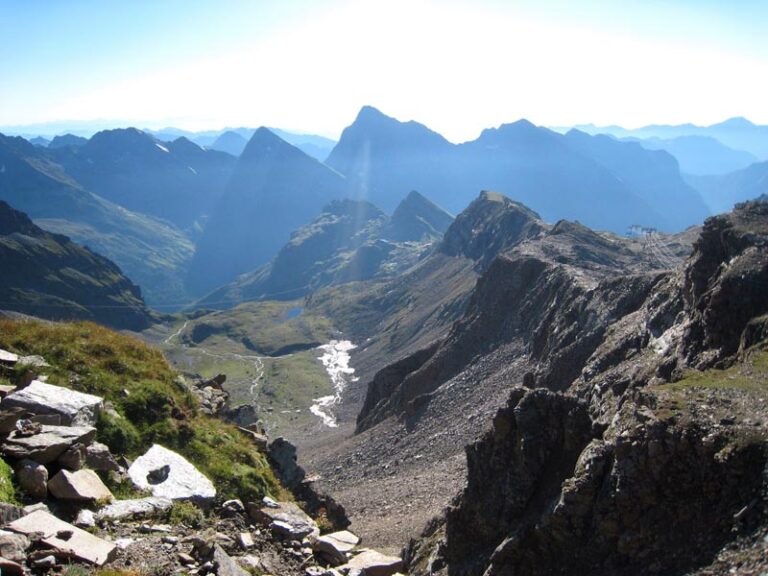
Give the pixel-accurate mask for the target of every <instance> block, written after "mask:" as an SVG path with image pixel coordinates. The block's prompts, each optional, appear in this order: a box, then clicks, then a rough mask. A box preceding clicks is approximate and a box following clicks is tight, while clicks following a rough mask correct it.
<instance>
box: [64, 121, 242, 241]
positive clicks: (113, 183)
mask: <svg viewBox="0 0 768 576" xmlns="http://www.w3.org/2000/svg"><path fill="white" fill-rule="evenodd" d="M51 153H52V154H53V158H54V159H55V160H56V161H57V162H58V163H59V164H61V165H62V166H63V167H64V169H65V170H66V171H67V173H68V174H70V175H71V176H72V177H73V178H74V179H75V180H77V181H78V182H79V183H80V184H82V185H83V187H85V188H86V189H88V190H91V191H92V192H94V193H96V194H98V195H99V196H101V197H103V198H105V199H107V200H110V201H112V202H115V203H116V204H119V205H121V206H123V207H125V208H127V209H129V210H133V211H136V212H141V213H143V214H148V215H151V216H157V217H159V218H163V219H166V220H168V221H170V222H173V223H174V224H175V225H177V226H179V227H180V228H182V229H192V228H193V227H194V226H195V225H197V226H200V225H201V224H202V222H204V220H205V218H206V216H207V215H208V214H209V213H210V210H211V209H212V207H213V206H214V205H215V204H216V202H217V201H218V200H219V198H220V197H221V194H222V192H223V189H224V187H225V185H226V182H227V180H228V178H229V176H230V174H231V171H232V169H233V167H234V164H235V159H234V158H233V157H232V156H230V155H229V154H225V153H223V152H219V151H216V150H203V149H202V148H200V147H199V146H197V145H196V144H193V143H192V142H190V141H189V140H187V139H186V138H178V139H176V140H174V141H173V142H166V143H161V142H159V141H158V140H155V139H154V138H153V137H152V136H150V135H149V134H146V133H144V132H141V131H140V130H137V129H135V128H126V129H118V130H105V131H103V132H99V133H97V134H95V135H94V136H93V137H92V138H91V139H90V140H89V141H88V142H87V143H86V144H85V145H83V146H79V147H76V148H72V147H66V148H58V149H54V150H52V151H51Z"/></svg>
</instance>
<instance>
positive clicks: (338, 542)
mask: <svg viewBox="0 0 768 576" xmlns="http://www.w3.org/2000/svg"><path fill="white" fill-rule="evenodd" d="M359 543H360V538H358V537H357V536H355V535H354V534H352V532H349V531H347V530H342V531H340V532H334V533H333V534H326V535H324V536H320V537H319V538H318V539H317V540H315V542H314V544H313V545H312V549H313V550H314V552H315V553H316V554H319V555H321V556H323V557H324V558H325V559H327V560H328V562H330V563H331V564H333V565H334V566H338V565H340V564H344V563H346V562H347V552H351V551H352V550H354V548H355V546H357V545H358V544H359Z"/></svg>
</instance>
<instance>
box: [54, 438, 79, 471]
mask: <svg viewBox="0 0 768 576" xmlns="http://www.w3.org/2000/svg"><path fill="white" fill-rule="evenodd" d="M56 462H58V463H59V464H61V466H63V467H64V468H67V469H69V470H80V469H81V468H82V467H83V466H84V465H85V445H83V444H74V445H72V446H70V447H69V448H67V450H66V451H65V452H64V453H63V454H62V455H61V456H59V458H58V459H57V460H56Z"/></svg>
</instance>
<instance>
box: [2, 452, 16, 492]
mask: <svg viewBox="0 0 768 576" xmlns="http://www.w3.org/2000/svg"><path fill="white" fill-rule="evenodd" d="M0 502H11V503H15V502H16V489H15V487H14V484H13V469H12V468H11V467H10V466H9V465H8V463H7V462H6V461H5V460H3V459H2V458H0Z"/></svg>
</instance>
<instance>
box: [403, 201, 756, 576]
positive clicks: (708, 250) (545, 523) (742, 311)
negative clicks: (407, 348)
mask: <svg viewBox="0 0 768 576" xmlns="http://www.w3.org/2000/svg"><path fill="white" fill-rule="evenodd" d="M767 241H768V210H766V209H765V206H764V205H758V204H746V205H742V206H739V207H738V208H737V210H736V211H735V212H734V213H733V214H730V215H724V216H718V217H716V218H712V219H710V220H708V221H707V223H706V225H705V226H704V228H703V230H702V232H701V235H700V238H699V240H698V241H697V242H696V243H695V245H694V252H693V254H692V256H691V257H690V258H689V260H688V261H687V262H686V263H685V265H684V266H683V267H681V268H680V269H679V270H677V271H673V272H664V273H650V274H647V273H646V274H639V275H625V276H624V277H619V276H618V275H617V274H614V275H602V277H601V275H599V274H598V275H592V276H591V277H590V275H588V274H585V273H584V270H583V269H582V270H581V273H580V274H579V275H576V274H574V272H575V270H574V268H573V267H572V266H571V265H570V264H565V265H564V264H558V265H553V264H552V263H547V262H543V261H542V259H541V258H539V257H536V258H532V257H531V256H530V251H528V252H529V253H528V255H522V254H519V253H518V254H517V255H510V256H509V257H504V258H500V259H498V260H497V261H496V262H494V264H493V265H491V267H490V268H489V270H488V272H487V273H486V275H485V276H484V277H483V279H481V281H480V282H479V283H478V287H477V289H476V292H475V295H474V297H473V301H472V304H471V305H470V307H469V308H468V311H467V314H466V315H465V318H464V319H462V320H461V321H460V322H459V323H458V324H457V325H456V326H454V329H453V330H452V333H451V335H449V337H448V338H447V339H446V342H444V343H443V344H442V345H443V346H449V348H448V350H451V348H450V346H451V340H453V341H454V343H453V346H454V347H453V348H452V350H453V354H460V353H461V352H460V350H461V347H460V345H462V344H463V346H464V353H465V356H464V361H465V362H466V361H469V362H476V360H475V359H474V358H473V356H472V355H473V354H478V355H480V356H483V355H485V356H487V355H490V354H491V351H492V350H494V354H499V352H498V350H497V348H498V349H500V350H503V349H504V346H505V345H506V344H505V343H507V342H510V341H511V340H510V338H509V337H510V336H514V335H515V334H516V333H517V334H518V336H516V338H518V339H522V341H523V342H525V346H524V347H517V348H514V347H513V348H511V349H510V351H509V352H508V353H507V356H506V358H509V360H508V361H510V362H512V361H514V360H513V358H515V357H517V358H525V362H526V363H527V364H528V365H529V366H530V367H531V369H530V371H529V372H528V373H526V374H525V377H523V378H520V379H518V380H516V381H513V382H510V385H511V386H513V388H512V391H511V393H510V397H509V401H508V404H507V406H506V407H504V408H502V409H501V410H499V412H498V414H497V415H496V417H495V419H494V421H493V426H492V429H491V430H490V431H489V432H488V433H487V434H485V435H484V436H483V437H482V438H481V439H480V440H479V441H478V442H477V443H475V444H472V445H470V446H469V447H468V448H467V468H468V472H467V485H466V487H465V489H464V490H463V491H462V492H461V494H460V495H459V496H458V497H457V499H456V500H455V501H454V502H453V504H452V505H451V507H450V508H449V509H448V511H447V512H446V514H445V515H444V516H442V517H441V518H439V519H437V520H436V521H434V522H433V523H431V524H430V525H429V526H428V527H427V529H426V530H425V532H424V533H423V535H422V536H421V537H420V538H419V539H417V540H414V541H413V542H412V543H411V544H410V545H409V547H408V550H407V553H406V560H407V564H409V566H410V570H411V573H413V574H435V573H447V574H451V576H463V575H476V574H477V575H479V574H486V575H488V576H491V575H497V574H498V575H501V574H504V575H514V574H544V575H546V574H573V575H576V574H587V573H601V574H617V575H618V574H621V575H630V574H631V575H634V574H638V575H639V574H682V573H685V572H686V571H687V570H690V569H691V568H693V567H696V566H702V565H706V564H708V563H710V562H712V561H713V559H714V558H715V556H716V555H717V554H718V552H719V550H720V549H721V548H722V547H723V546H724V545H725V544H726V543H728V542H729V541H730V540H732V539H733V538H734V536H735V535H737V534H749V533H750V531H751V530H754V529H755V527H756V526H760V525H761V524H762V523H764V522H765V521H766V518H768V516H766V513H768V501H766V499H765V495H766V494H768V486H767V485H766V483H765V470H766V465H767V464H768V444H767V443H766V440H767V439H768V427H767V426H766V425H765V423H764V422H763V418H762V417H761V416H760V413H761V410H760V409H758V408H757V407H758V406H761V405H763V403H764V402H765V401H766V397H765V396H766V395H765V390H764V387H763V386H761V385H760V384H759V382H760V380H761V379H762V378H763V377H764V376H763V375H762V373H761V372H759V370H761V369H760V368H759V366H760V365H761V364H749V365H746V367H744V368H743V369H739V370H740V371H738V372H733V373H731V372H727V373H722V372H721V371H718V370H714V369H715V368H725V367H731V369H732V370H736V369H737V368H738V367H739V366H740V364H739V363H741V362H746V361H747V360H748V359H749V358H752V357H754V355H755V354H760V353H761V352H760V347H761V346H763V347H764V346H765V342H764V341H763V342H761V341H760V340H759V334H761V332H760V329H759V328H755V326H759V325H761V324H760V323H761V319H762V318H763V317H764V315H765V314H766V309H767V308H768V299H766V297H765V292H764V290H763V288H764V286H765V285H766V279H768V276H766V274H768V257H767V256H766V250H765V246H766V242H767ZM525 250H526V248H525V247H523V251H525ZM516 285H519V287H520V288H519V291H515V290H514V286H516ZM484 310H486V311H487V313H488V315H487V317H485V318H484V313H483V311H484ZM501 310H503V311H504V312H503V313H500V312H499V311H501ZM491 311H494V312H493V313H492V312H491ZM491 314H495V316H492V315H491ZM477 323H480V326H482V330H480V329H478V330H477V331H473V327H475V326H476V325H477ZM526 334H530V337H526V336H525V335H526ZM747 341H749V342H752V344H753V346H752V348H748V349H745V347H744V343H745V342H747ZM437 354H440V351H438V352H437V353H436V356H435V358H438V356H437ZM442 358H445V359H446V360H445V362H442V363H441V364H445V363H446V362H450V358H451V354H450V353H446V355H445V356H443V357H442ZM518 361H520V360H518ZM755 362H758V361H755ZM759 362H761V361H759ZM428 366H429V362H428V363H427V364H425V365H424V366H423V367H421V368H420V369H419V370H418V371H417V372H416V373H414V374H418V373H419V372H420V371H424V370H426V369H427V367H428ZM448 366H450V364H448ZM430 369H431V370H432V373H431V374H432V375H433V377H432V378H424V380H423V382H430V380H431V382H432V383H433V384H432V386H434V383H435V382H437V383H438V387H439V383H440V382H444V381H445V380H446V378H445V377H441V376H440V372H438V371H436V370H437V369H438V368H435V367H432V368H430ZM702 369H703V370H706V371H704V372H701V370H702ZM756 371H757V372H756ZM517 373H518V374H519V372H517ZM434 375H436V376H434ZM413 377H414V376H413V375H411V376H407V377H406V378H405V380H404V381H403V383H402V384H401V387H400V388H399V389H398V392H399V393H400V394H401V398H404V399H405V400H406V402H405V403H404V404H403V406H405V414H406V415H407V414H408V407H409V406H410V407H411V409H414V408H418V403H419V402H423V400H418V398H419V395H418V394H416V395H414V394H411V395H410V396H402V394H404V393H407V392H408V390H409V385H410V386H411V387H414V386H416V384H417V382H414V381H412V380H409V378H413ZM681 378H682V379H683V381H682V383H681V384H674V382H676V381H678V380H680V379H681ZM755 379H756V380H755ZM455 381H456V378H453V379H451V382H455ZM734 381H736V382H738V384H733V382H734ZM752 382H754V384H753V383H752ZM412 389H414V390H417V389H418V388H412ZM432 389H436V388H432ZM424 390H426V393H427V394H429V388H426V389H422V391H421V394H424Z"/></svg>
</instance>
